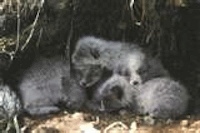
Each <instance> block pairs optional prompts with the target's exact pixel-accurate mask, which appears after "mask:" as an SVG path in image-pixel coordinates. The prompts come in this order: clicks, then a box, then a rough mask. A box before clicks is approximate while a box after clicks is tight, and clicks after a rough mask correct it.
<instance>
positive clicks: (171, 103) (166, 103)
mask: <svg viewBox="0 0 200 133" xmlns="http://www.w3.org/2000/svg"><path fill="white" fill-rule="evenodd" d="M137 91H138V92H137V95H136V101H137V111H138V112H140V113H142V114H146V113H148V114H149V115H151V116H153V117H158V118H163V119H168V118H172V119H173V118H176V117H178V116H180V115H182V114H184V113H185V111H186V109H187V105H188V100H189V95H188V92H187V90H186V88H185V87H184V86H182V85H181V84H180V83H178V82H176V81H174V80H172V79H169V78H155V79H152V80H149V81H147V82H146V83H144V84H142V85H140V86H139V87H138V88H137Z"/></svg>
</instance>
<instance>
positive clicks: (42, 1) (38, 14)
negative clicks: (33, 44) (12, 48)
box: [21, 0, 44, 51]
mask: <svg viewBox="0 0 200 133" xmlns="http://www.w3.org/2000/svg"><path fill="white" fill-rule="evenodd" d="M43 4H44V0H41V3H40V6H39V10H38V12H37V15H36V17H35V20H34V22H33V24H32V29H31V32H30V34H29V37H28V38H27V40H26V42H25V44H24V45H23V46H22V48H21V51H23V50H24V48H25V47H26V46H27V45H28V43H29V41H30V39H31V38H32V36H33V33H34V31H35V25H36V23H37V21H38V19H39V16H40V11H41V8H42V7H43Z"/></svg>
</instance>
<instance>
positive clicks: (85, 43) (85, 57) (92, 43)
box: [72, 36, 141, 87]
mask: <svg viewBox="0 0 200 133" xmlns="http://www.w3.org/2000/svg"><path fill="white" fill-rule="evenodd" d="M140 50H141V49H140V48H139V47H138V46H137V45H135V44H128V43H122V42H116V41H106V40H103V39H100V38H95V37H90V36H89V37H84V38H81V39H80V40H79V41H78V42H77V45H76V49H75V51H74V53H73V55H72V64H73V66H74V68H75V69H76V70H77V71H80V73H81V74H82V76H80V83H82V82H81V81H85V82H84V84H85V86H86V87H89V86H91V85H93V84H95V83H96V82H97V81H98V80H99V79H100V77H101V75H102V73H103V71H104V70H103V69H104V68H106V69H108V70H111V71H113V69H114V67H115V63H116V62H117V61H118V60H119V59H121V58H125V57H124V56H127V53H129V52H131V51H140ZM91 67H92V68H95V69H96V68H97V69H96V70H95V71H96V72H95V73H97V74H91V73H93V69H90V68H91ZM86 75H91V76H86ZM85 77H89V79H88V78H85ZM80 85H81V86H82V84H80Z"/></svg>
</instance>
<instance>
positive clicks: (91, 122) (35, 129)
mask: <svg viewBox="0 0 200 133" xmlns="http://www.w3.org/2000/svg"><path fill="white" fill-rule="evenodd" d="M195 119H196V118H195V117H191V116H186V117H185V118H183V119H181V120H176V121H172V120H167V121H163V120H155V119H152V118H150V117H147V116H136V115H134V114H124V115H108V114H104V115H102V114H100V115H95V114H90V113H84V112H75V113H73V114H69V113H67V112H64V113H61V114H57V115H51V116H49V117H48V118H45V119H41V118H36V119H34V120H33V119H29V118H24V121H25V123H26V124H24V126H23V127H21V132H22V133H168V132H169V133H177V132H180V133H193V132H195V133H196V132H197V133H198V132H200V119H199V120H198V119H197V120H195Z"/></svg>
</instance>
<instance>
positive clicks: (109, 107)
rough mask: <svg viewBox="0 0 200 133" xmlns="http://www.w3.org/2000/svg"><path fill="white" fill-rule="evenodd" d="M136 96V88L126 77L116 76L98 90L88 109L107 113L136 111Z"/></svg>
mask: <svg viewBox="0 0 200 133" xmlns="http://www.w3.org/2000/svg"><path fill="white" fill-rule="evenodd" d="M135 94H136V92H135V90H134V88H133V87H132V86H131V85H130V83H129V82H128V81H127V79H126V78H125V77H124V76H120V75H118V74H114V75H113V76H112V77H110V78H109V79H108V80H107V81H106V82H105V83H104V84H102V86H100V87H99V88H98V89H97V90H96V92H95V93H94V97H93V99H92V100H91V101H90V102H89V103H88V107H89V108H90V109H91V110H98V111H105V112H107V111H108V112H110V111H118V110H120V109H125V108H126V109H134V107H135V105H136V103H135Z"/></svg>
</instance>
